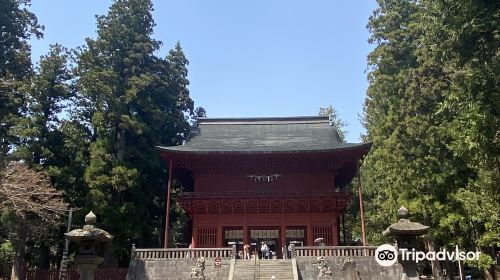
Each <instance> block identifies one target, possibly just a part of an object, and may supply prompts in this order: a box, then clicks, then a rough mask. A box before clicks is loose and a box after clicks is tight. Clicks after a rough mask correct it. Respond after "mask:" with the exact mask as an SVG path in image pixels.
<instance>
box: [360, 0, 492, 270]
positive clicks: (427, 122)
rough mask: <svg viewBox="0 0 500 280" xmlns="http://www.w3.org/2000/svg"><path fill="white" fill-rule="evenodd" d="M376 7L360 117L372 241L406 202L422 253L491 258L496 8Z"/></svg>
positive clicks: (447, 4) (396, 0)
mask: <svg viewBox="0 0 500 280" xmlns="http://www.w3.org/2000/svg"><path fill="white" fill-rule="evenodd" d="M378 4H379V7H378V8H377V9H376V10H375V11H374V13H373V15H372V16H371V18H370V21H369V24H368V28H369V30H370V32H371V34H372V35H371V37H370V42H372V43H374V44H375V45H376V47H375V49H374V50H373V51H372V52H371V53H370V55H369V57H368V64H369V69H370V72H369V75H368V80H369V82H370V85H369V88H368V91H367V99H366V102H365V112H364V114H365V115H364V122H365V125H366V128H367V133H368V134H367V136H368V139H369V140H370V141H373V147H372V150H371V153H370V155H369V156H368V158H367V159H366V161H365V164H364V167H363V173H364V181H365V186H366V194H367V196H368V201H369V203H367V215H366V216H367V226H368V228H369V232H370V233H371V236H369V237H370V239H371V241H372V242H381V241H382V239H381V235H380V234H379V233H380V232H381V230H382V229H383V228H384V227H385V226H386V224H387V222H386V221H387V220H391V219H392V218H393V217H395V211H396V209H397V208H398V206H399V205H400V204H405V205H407V206H408V207H409V208H410V209H411V210H412V212H414V213H416V217H415V219H417V220H420V221H422V222H423V223H425V224H428V225H430V226H431V228H432V232H431V234H430V235H429V236H428V237H426V239H425V241H426V246H427V247H428V249H437V247H441V246H448V247H452V246H454V245H459V246H461V247H462V248H468V249H475V248H476V247H478V248H482V249H483V251H484V252H489V250H488V249H487V248H489V247H492V246H498V245H499V243H498V241H499V240H498V236H500V232H499V228H498V224H499V220H498V218H499V216H498V214H497V212H498V211H497V210H498V209H499V206H500V205H499V201H500V196H499V192H498V185H499V180H498V179H499V174H500V165H499V164H498V163H499V141H498V140H499V138H498V137H499V135H500V134H499V129H498V128H499V123H500V122H499V118H498V116H499V114H498V113H499V111H498V110H499V109H498V108H500V100H499V91H498V81H499V79H498V73H499V72H498V45H499V44H498V43H499V42H498V41H499V38H500V36H499V34H498V26H499V25H498V18H499V17H498V15H499V11H500V10H499V4H498V3H497V2H495V1H484V2H483V1H446V0H440V1H411V0H390V1H378ZM478 205H484V207H478ZM495 209H496V210H495ZM434 247H436V248H434ZM434 265H435V267H434V273H435V276H439V267H438V265H439V264H434Z"/></svg>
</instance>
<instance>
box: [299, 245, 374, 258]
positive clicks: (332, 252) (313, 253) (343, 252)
mask: <svg viewBox="0 0 500 280" xmlns="http://www.w3.org/2000/svg"><path fill="white" fill-rule="evenodd" d="M376 249H377V246H317V247H313V246H306V247H295V256H296V257H319V256H323V257H363V256H375V250H376Z"/></svg>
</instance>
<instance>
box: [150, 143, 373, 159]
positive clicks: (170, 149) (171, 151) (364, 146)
mask: <svg viewBox="0 0 500 280" xmlns="http://www.w3.org/2000/svg"><path fill="white" fill-rule="evenodd" d="M371 146H372V143H371V142H368V143H361V144H358V145H353V146H347V147H339V148H334V149H316V150H307V149H304V150H254V151H221V150H214V151H211V150H180V149H177V148H176V147H178V146H167V147H165V146H156V147H155V148H156V149H157V150H159V151H160V153H162V154H167V155H172V156H175V155H182V156H189V155H192V156H200V155H266V154H283V155H290V154H291V155H293V154H330V153H336V152H344V151H355V150H362V151H364V152H365V154H366V153H368V151H369V150H370V148H371Z"/></svg>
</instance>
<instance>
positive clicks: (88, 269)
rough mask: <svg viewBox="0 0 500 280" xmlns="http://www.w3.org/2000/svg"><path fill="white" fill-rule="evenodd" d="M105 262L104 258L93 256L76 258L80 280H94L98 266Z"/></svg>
mask: <svg viewBox="0 0 500 280" xmlns="http://www.w3.org/2000/svg"><path fill="white" fill-rule="evenodd" d="M103 261H104V259H103V258H101V257H99V256H93V255H80V256H75V264H76V265H78V269H80V280H94V275H95V271H96V270H97V266H98V265H99V264H101V263H102V262H103Z"/></svg>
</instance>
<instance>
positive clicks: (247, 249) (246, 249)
mask: <svg viewBox="0 0 500 280" xmlns="http://www.w3.org/2000/svg"><path fill="white" fill-rule="evenodd" d="M243 258H244V259H245V260H249V259H250V245H248V244H245V246H243Z"/></svg>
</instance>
